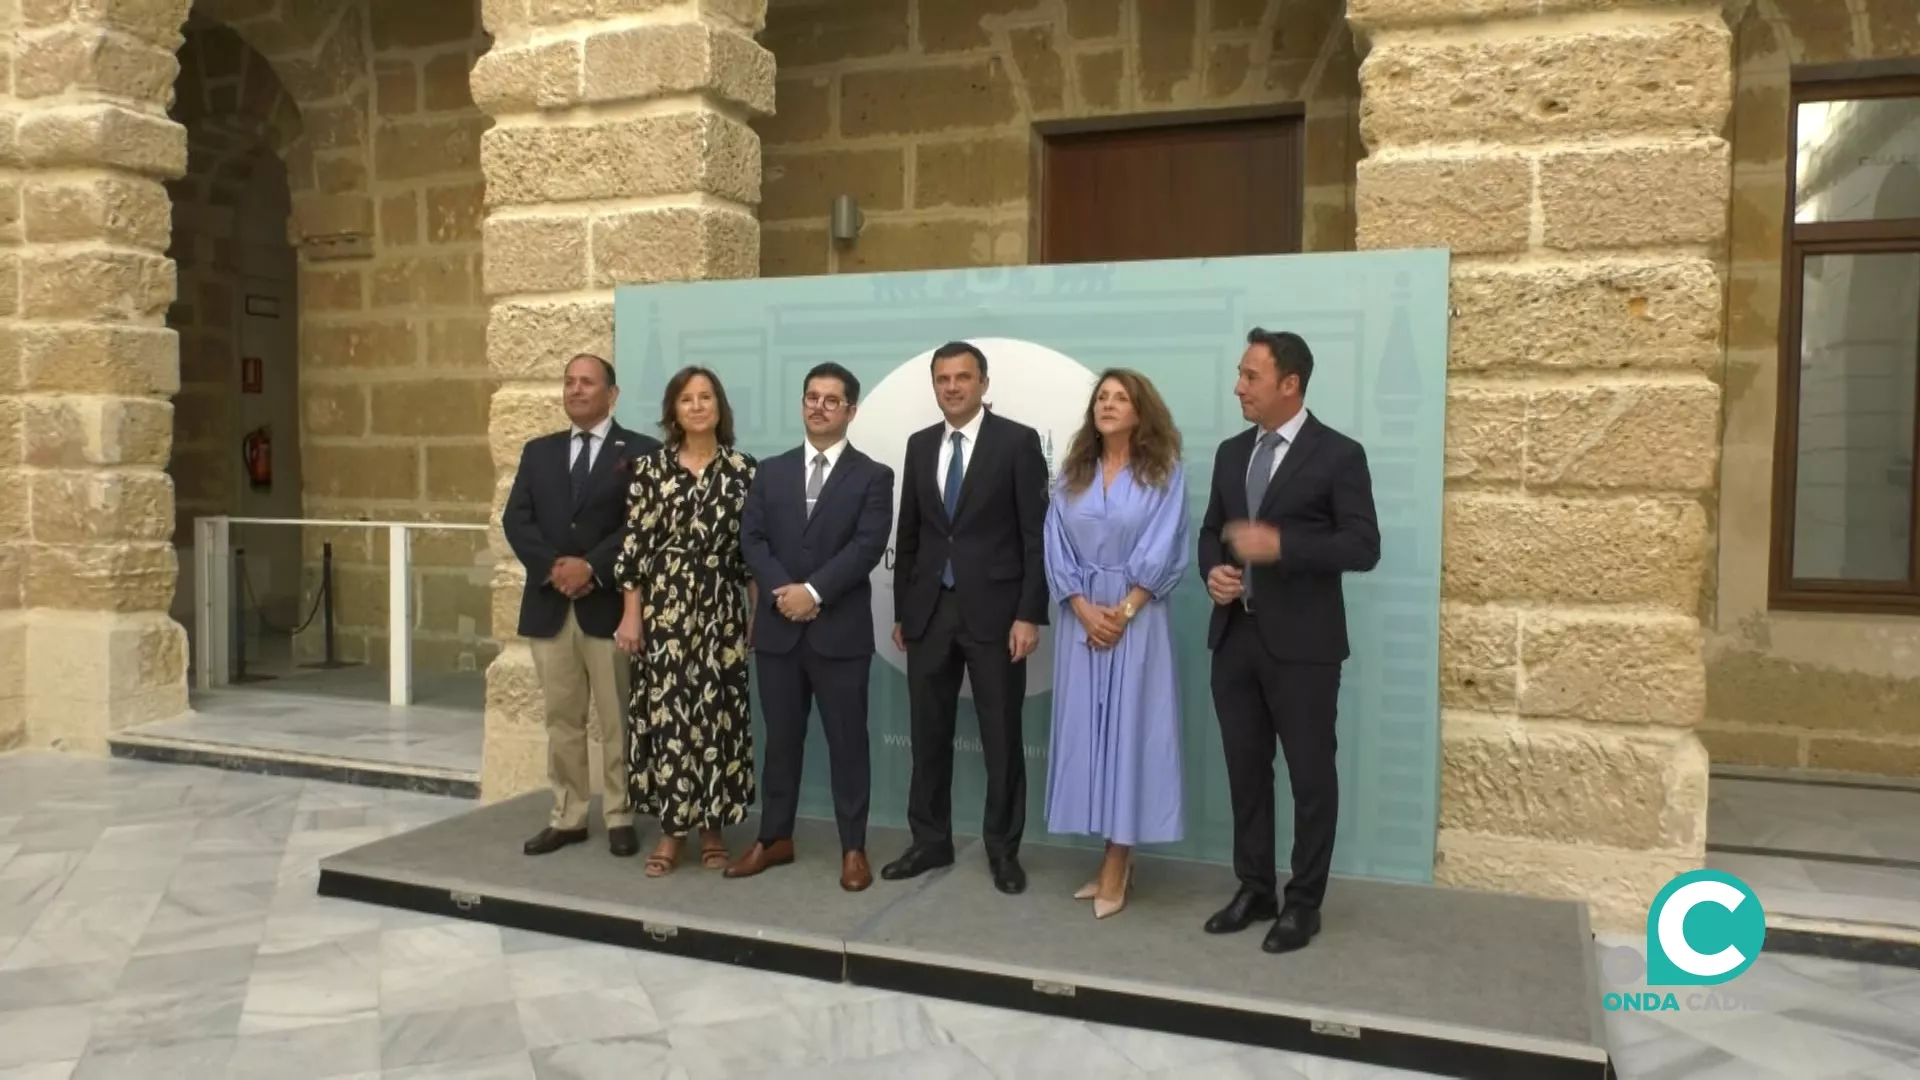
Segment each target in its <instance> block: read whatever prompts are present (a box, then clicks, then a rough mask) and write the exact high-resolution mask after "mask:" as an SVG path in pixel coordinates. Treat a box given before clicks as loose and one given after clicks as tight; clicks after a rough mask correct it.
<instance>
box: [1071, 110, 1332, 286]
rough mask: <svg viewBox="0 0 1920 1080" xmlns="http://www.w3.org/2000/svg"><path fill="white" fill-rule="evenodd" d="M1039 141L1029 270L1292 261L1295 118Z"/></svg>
mask: <svg viewBox="0 0 1920 1080" xmlns="http://www.w3.org/2000/svg"><path fill="white" fill-rule="evenodd" d="M1043 139H1044V141H1043V150H1042V159H1041V176H1040V181H1041V183H1040V186H1041V192H1042V194H1041V207H1040V215H1041V217H1040V238H1039V259H1038V260H1037V261H1039V262H1043V263H1076V262H1120V261H1130V260H1136V259H1188V258H1201V257H1227V256H1234V255H1284V254H1292V253H1295V252H1298V251H1299V250H1300V233H1301V216H1302V212H1303V208H1304V197H1303V192H1302V186H1303V184H1304V177H1303V164H1302V163H1303V158H1304V154H1303V144H1304V142H1305V138H1304V122H1303V118H1302V117H1299V116H1272V117H1261V118H1257V119H1238V120H1226V121H1216V122H1211V123H1193V124H1181V125H1178V126H1163V127H1144V128H1140V127H1136V128H1127V129H1120V130H1106V131H1089V132H1076V133H1071V134H1055V135H1047V136H1043Z"/></svg>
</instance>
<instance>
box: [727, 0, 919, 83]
mask: <svg viewBox="0 0 1920 1080" xmlns="http://www.w3.org/2000/svg"><path fill="white" fill-rule="evenodd" d="M910 6H911V0H835V2H834V3H830V4H814V5H789V6H787V7H784V8H781V9H779V10H776V11H775V12H773V13H772V17H771V18H770V19H768V20H767V29H766V32H765V33H763V34H761V35H760V41H761V42H762V43H763V44H764V45H766V47H767V49H768V50H769V51H770V52H772V53H773V55H774V56H777V57H779V59H780V67H781V68H782V69H783V70H792V69H795V68H804V67H807V66H809V65H812V64H831V63H837V62H839V61H842V60H859V59H866V58H869V57H876V56H886V55H888V54H890V53H894V52H898V51H901V50H904V49H905V48H906V47H907V45H908V37H907V35H908V31H909V28H910V27H911V26H912V22H911V16H910V15H909V14H908V8H909V7H910Z"/></svg>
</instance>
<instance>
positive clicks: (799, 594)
mask: <svg viewBox="0 0 1920 1080" xmlns="http://www.w3.org/2000/svg"><path fill="white" fill-rule="evenodd" d="M773 607H774V610H775V611H778V612H779V613H780V614H782V615H784V616H786V617H787V618H788V619H790V620H792V621H793V622H812V621H813V620H814V619H816V618H818V617H819V616H820V605H819V604H818V603H816V602H815V601H814V599H813V594H812V593H811V592H808V591H807V587H806V585H804V584H798V585H782V586H780V587H779V588H777V589H775V590H773Z"/></svg>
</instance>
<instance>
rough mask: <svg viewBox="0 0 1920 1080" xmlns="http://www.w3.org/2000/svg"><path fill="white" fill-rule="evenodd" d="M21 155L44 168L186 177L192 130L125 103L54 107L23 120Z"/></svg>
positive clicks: (20, 128) (28, 114)
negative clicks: (102, 169)
mask: <svg viewBox="0 0 1920 1080" xmlns="http://www.w3.org/2000/svg"><path fill="white" fill-rule="evenodd" d="M19 153H20V157H21V158H22V159H23V160H24V161H25V162H26V163H28V164H31V165H36V166H40V167H42V168H89V167H98V166H109V167H112V168H119V169H125V170H127V171H129V172H133V173H138V174H140V175H142V176H151V177H155V178H157V179H161V180H168V179H173V178H175V177H178V176H182V175H184V174H185V173H186V168H187V129H186V128H184V127H181V126H180V125H179V124H176V123H174V122H173V121H172V120H168V119H166V118H164V117H160V116H154V115H151V114H148V113H143V112H136V111H134V110H132V109H130V108H127V107H126V106H124V105H113V104H108V103H105V102H96V103H92V104H84V105H59V106H51V107H47V108H41V109H34V110H33V111H31V112H28V113H26V114H25V115H24V116H22V117H21V119H20V127H19Z"/></svg>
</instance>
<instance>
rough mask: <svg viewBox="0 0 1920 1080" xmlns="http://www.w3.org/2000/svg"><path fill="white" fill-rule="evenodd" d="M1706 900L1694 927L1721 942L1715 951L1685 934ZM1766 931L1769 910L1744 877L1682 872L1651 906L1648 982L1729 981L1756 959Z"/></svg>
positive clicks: (1706, 937) (1715, 872)
mask: <svg viewBox="0 0 1920 1080" xmlns="http://www.w3.org/2000/svg"><path fill="white" fill-rule="evenodd" d="M1703 905H1704V906H1707V907H1708V908H1709V911H1707V912H1705V913H1702V917H1701V918H1696V919H1695V920H1694V926H1693V933H1694V936H1695V937H1696V938H1699V939H1700V940H1702V941H1703V942H1710V943H1712V944H1714V945H1720V946H1721V948H1719V950H1718V951H1716V952H1711V953H1706V952H1701V951H1700V950H1699V949H1696V948H1694V946H1693V943H1692V942H1691V941H1689V940H1688V938H1687V918H1688V916H1690V915H1693V914H1694V911H1695V909H1696V908H1699V907H1701V906H1703ZM1712 908H1719V909H1721V910H1719V911H1713V910H1711V909H1712ZM1766 937H1767V916H1766V912H1764V911H1762V910H1761V908H1760V897H1759V896H1757V895H1755V893H1754V891H1753V889H1751V888H1749V887H1748V885H1747V883H1746V882H1744V881H1741V880H1740V879H1739V878H1737V877H1734V876H1733V875H1732V874H1728V873H1725V872H1724V871H1720V870H1694V871H1691V872H1689V873H1685V874H1682V875H1680V876H1679V877H1677V878H1675V879H1673V881H1671V882H1669V883H1668V884H1667V887H1666V888H1664V889H1662V890H1660V895H1659V896H1656V897H1654V901H1653V906H1652V908H1651V909H1650V910H1649V911H1648V912H1647V985H1648V986H1713V985H1716V984H1719V983H1723V982H1726V981H1727V980H1729V979H1731V978H1733V977H1735V976H1737V975H1739V974H1740V973H1741V972H1742V971H1745V970H1746V969H1747V968H1749V967H1751V966H1752V965H1753V962H1754V961H1755V960H1756V959H1758V958H1759V956H1760V950H1761V949H1762V948H1763V947H1764V946H1765V944H1766ZM1723 943H1724V944H1723Z"/></svg>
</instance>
